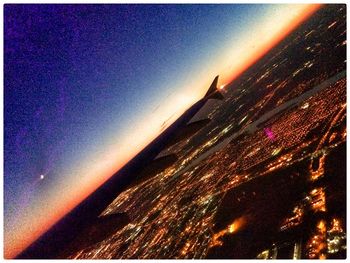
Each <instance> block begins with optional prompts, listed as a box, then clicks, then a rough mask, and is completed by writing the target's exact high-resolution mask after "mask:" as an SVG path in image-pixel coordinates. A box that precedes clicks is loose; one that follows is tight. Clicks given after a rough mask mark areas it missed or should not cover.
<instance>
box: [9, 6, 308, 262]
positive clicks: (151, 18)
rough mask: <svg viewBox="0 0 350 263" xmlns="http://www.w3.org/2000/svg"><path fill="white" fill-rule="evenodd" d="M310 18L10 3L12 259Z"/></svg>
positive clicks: (268, 12)
mask: <svg viewBox="0 0 350 263" xmlns="http://www.w3.org/2000/svg"><path fill="white" fill-rule="evenodd" d="M305 10H306V6H302V7H300V6H286V5H283V6H278V5H5V6H4V23H5V28H4V73H5V74H4V224H5V228H4V231H5V232H4V234H5V254H7V255H9V256H13V255H15V254H16V253H18V252H19V251H20V250H21V249H23V248H24V247H25V246H27V245H28V244H29V243H30V242H32V241H33V238H37V237H38V235H39V234H41V233H42V231H44V230H45V229H47V228H48V227H49V226H50V225H52V223H53V222H54V221H57V219H59V218H60V217H61V216H62V215H64V214H65V213H66V212H68V210H69V209H71V208H73V207H74V205H76V204H77V203H78V202H80V201H81V200H82V198H84V197H86V196H87V195H88V194H89V193H91V191H93V190H94V189H95V188H96V187H98V186H99V185H100V184H101V183H102V182H103V181H105V180H106V179H108V178H109V176H111V175H112V174H113V173H114V172H115V171H116V170H118V169H119V168H120V167H121V166H122V165H123V164H125V162H126V161H128V160H129V159H130V158H132V156H134V155H135V154H136V153H137V152H138V151H139V150H141V149H142V148H143V147H144V146H145V145H146V144H147V143H148V142H150V140H151V139H152V138H154V137H155V136H156V135H158V134H159V131H160V126H161V125H162V124H163V123H164V121H165V120H167V119H169V117H171V116H172V119H171V121H173V120H174V119H175V118H176V117H177V116H179V114H181V113H182V112H183V111H184V110H185V109H186V108H187V107H188V106H190V105H191V104H192V103H194V102H195V101H196V99H199V98H200V96H202V95H203V94H204V93H205V91H206V89H207V88H208V86H209V84H210V82H211V81H212V79H213V78H214V76H216V75H217V74H221V77H220V80H221V82H220V84H225V82H227V81H229V80H231V79H232V74H233V73H234V72H238V73H239V72H240V70H243V69H244V66H246V64H247V63H248V62H249V61H250V62H253V60H254V59H253V57H256V58H258V57H259V55H261V54H262V52H263V51H264V50H265V49H266V48H267V47H271V45H270V44H269V43H270V42H271V39H277V38H276V35H278V34H280V35H281V30H282V29H283V32H286V30H285V29H286V28H287V27H288V26H290V24H291V23H292V22H291V21H294V20H293V19H294V18H295V16H297V15H299V18H300V14H302V13H303V12H305ZM293 12H295V13H293ZM276 19H278V23H276ZM264 27H266V28H264ZM274 27H275V28H274ZM264 30H265V31H264ZM265 38H266V39H265ZM271 43H272V42H271ZM268 44H269V45H268ZM262 47H264V48H265V49H264V48H262ZM260 53H261V54H260ZM254 54H255V55H254ZM253 55H254V56H253ZM247 65H248V64H247ZM238 73H237V74H238ZM171 121H170V122H171ZM67 209H68V210H67ZM24 236H25V237H24ZM6 246H7V248H6Z"/></svg>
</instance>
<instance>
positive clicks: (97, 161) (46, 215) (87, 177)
mask: <svg viewBox="0 0 350 263" xmlns="http://www.w3.org/2000/svg"><path fill="white" fill-rule="evenodd" d="M320 7H321V5H320V4H310V5H303V7H302V8H300V12H299V13H297V15H296V16H294V17H292V18H290V17H289V20H288V21H287V22H288V23H286V26H284V27H283V28H281V29H280V30H278V31H277V32H275V33H274V34H273V35H271V38H270V40H269V41H268V42H266V43H261V45H260V46H258V47H257V48H255V49H254V50H253V52H252V53H249V52H250V50H247V54H248V55H247V56H246V57H244V58H242V60H241V61H239V63H238V64H237V66H236V67H235V68H232V67H229V66H225V67H223V68H222V70H221V71H220V72H217V69H218V68H220V67H219V66H218V65H221V64H224V63H221V62H222V61H224V60H222V61H220V62H217V63H219V64H218V65H212V69H211V70H212V72H210V74H213V76H215V75H217V74H215V72H216V73H220V78H219V82H220V83H219V87H220V85H226V84H228V83H231V82H232V81H234V80H235V79H236V78H237V77H238V76H239V75H241V74H242V73H243V72H244V71H245V70H247V69H248V68H249V67H250V66H252V65H253V64H254V63H255V62H257V61H258V60H259V59H260V58H262V57H263V56H264V55H265V54H266V53H267V52H268V51H269V50H271V49H272V48H273V47H274V46H276V45H277V44H278V43H279V42H280V41H281V40H283V39H284V38H285V37H286V36H287V35H289V34H290V33H291V32H292V31H293V30H295V29H296V28H297V27H298V26H299V25H300V24H301V23H302V22H304V21H306V20H307V19H308V18H309V17H310V16H311V15H312V14H313V13H314V12H315V11H317V10H318V9H319V8H320ZM298 10H299V9H298ZM286 16H288V15H287V14H286ZM259 44H260V43H257V44H256V45H259ZM223 55H225V54H223ZM221 59H226V58H225V56H223V57H222V58H221ZM225 62H226V64H225V65H229V61H225ZM204 75H205V77H204ZM203 77H204V78H203ZM211 81H212V78H211V77H209V76H208V72H205V73H203V74H202V75H200V74H198V76H197V79H195V80H192V81H191V83H190V84H194V86H200V87H203V88H202V89H200V90H197V91H196V92H191V93H189V95H188V96H185V97H184V96H182V97H181V96H180V97H176V98H175V99H174V100H173V101H177V102H179V100H180V101H181V102H180V103H177V109H176V110H175V114H174V108H173V107H174V106H173V103H172V102H171V101H169V102H168V103H167V105H165V106H164V107H163V108H164V109H166V110H162V111H161V112H158V115H154V116H150V117H149V118H147V119H146V120H144V121H143V122H142V123H141V124H140V125H139V126H138V128H137V129H135V130H134V134H132V135H130V136H129V137H128V141H126V142H123V144H122V145H120V144H117V143H115V141H113V140H115V138H113V139H111V144H110V147H109V148H108V149H106V150H105V151H104V154H101V156H99V157H98V158H93V157H92V156H89V158H87V160H84V161H81V164H80V165H79V167H78V168H77V169H76V170H75V171H74V173H76V174H82V175H84V177H83V178H82V179H81V180H82V182H80V183H81V184H80V185H79V189H75V191H76V192H75V195H70V194H65V195H64V196H63V197H62V198H60V199H58V198H57V196H55V195H56V194H57V192H53V193H49V197H48V198H47V203H45V211H43V210H42V209H41V210H40V209H39V208H38V209H36V210H35V211H33V212H32V216H31V218H25V219H24V222H25V223H24V224H21V225H20V227H19V228H16V229H14V230H13V233H11V235H8V237H7V240H6V236H5V237H4V244H6V245H5V246H4V258H5V259H11V258H14V257H16V256H17V255H18V254H19V253H21V252H22V251H23V250H24V249H26V248H27V247H28V246H29V245H30V244H32V243H33V242H34V241H35V240H37V239H38V238H39V237H40V236H41V235H42V234H44V233H45V232H46V231H47V230H48V229H50V228H51V227H52V226H53V225H54V224H55V223H57V222H58V221H59V220H60V219H61V218H62V217H63V216H65V215H66V214H68V213H69V212H70V211H71V210H73V209H74V208H75V207H76V206H77V205H78V204H80V203H81V202H82V201H83V200H84V199H86V198H87V197H88V196H89V195H90V194H91V193H92V192H94V191H95V190H96V189H97V188H98V187H100V186H101V185H102V184H103V183H104V182H106V181H107V180H108V179H109V178H110V177H111V176H112V175H114V174H115V173H116V172H117V171H119V170H120V169H121V168H122V167H123V166H124V165H125V164H126V163H127V162H128V161H130V160H131V159H132V158H133V157H134V156H136V155H137V154H138V153H139V152H140V151H141V150H142V149H143V148H144V147H145V146H147V145H148V144H149V143H150V142H151V141H152V140H153V139H155V138H156V137H157V136H158V135H159V134H160V131H161V128H160V127H161V123H163V120H164V119H169V116H170V115H171V114H173V115H172V116H171V118H170V119H169V120H168V122H167V126H169V125H170V124H171V123H172V122H173V121H174V120H176V119H177V118H178V117H179V116H180V115H181V114H182V113H183V112H184V111H185V110H186V109H187V108H188V107H189V106H190V105H191V104H192V103H193V102H195V100H196V99H198V98H199V97H200V96H202V95H203V94H204V93H205V91H206V90H204V89H205V88H206V89H207V88H208V85H209V84H210V83H211ZM204 82H205V83H204ZM198 83H201V84H203V85H198ZM204 84H205V85H204ZM207 84H208V85H207ZM203 92H204V93H203ZM161 114H162V115H161ZM135 135H136V136H135ZM140 135H142V136H140ZM116 152H118V153H119V154H118V156H117V155H116ZM91 160H93V162H92V161H91ZM67 185H69V182H64V183H62V184H61V185H59V186H58V187H57V188H58V189H59V190H60V191H61V192H65V191H66V189H68V186H67ZM70 191H71V190H70ZM57 199H58V200H57ZM34 220H35V223H33V222H34Z"/></svg>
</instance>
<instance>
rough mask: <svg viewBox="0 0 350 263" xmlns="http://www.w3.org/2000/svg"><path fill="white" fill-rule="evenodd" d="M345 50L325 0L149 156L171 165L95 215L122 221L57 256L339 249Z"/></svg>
mask: <svg viewBox="0 0 350 263" xmlns="http://www.w3.org/2000/svg"><path fill="white" fill-rule="evenodd" d="M345 54H346V7H345V5H330V6H326V7H324V8H322V9H321V10H320V11H318V13H316V15H314V16H313V17H312V18H311V19H310V20H309V21H307V22H306V23H305V24H303V25H301V26H300V27H299V28H298V29H297V30H296V31H295V32H293V33H292V34H291V35H290V36H288V37H287V38H286V39H285V40H283V41H282V42H281V43H280V44H279V45H278V46H276V47H275V48H274V49H272V50H271V51H270V52H269V53H268V54H267V55H266V56H265V57H264V58H263V59H262V60H260V61H258V62H257V63H256V64H255V65H254V66H253V67H251V68H250V69H249V70H248V71H246V72H245V73H244V74H243V75H241V76H240V77H239V78H238V79H237V80H235V81H234V82H233V83H232V84H231V85H227V86H224V87H222V88H221V90H222V91H223V93H224V97H225V99H224V100H223V101H215V102H212V103H211V104H210V106H208V107H207V108H205V109H203V111H201V112H200V113H199V114H198V115H200V116H203V117H205V118H210V119H211V122H209V123H208V124H207V125H206V126H205V127H204V128H202V129H201V130H200V131H199V132H197V133H196V134H194V135H192V136H190V137H189V138H186V139H185V140H182V141H180V142H178V143H176V144H174V145H171V146H169V147H168V148H167V149H165V150H164V151H163V152H162V153H161V154H160V156H163V155H164V156H165V155H166V154H169V153H174V154H176V156H177V160H176V161H175V162H174V163H173V164H172V165H170V166H169V167H167V168H166V169H165V170H163V171H162V172H160V173H158V174H157V175H156V176H153V177H150V178H148V179H147V180H145V181H143V182H140V183H139V184H134V185H132V186H131V187H130V188H128V189H127V190H125V191H124V192H122V193H121V194H120V195H119V196H118V197H117V198H116V199H115V200H114V201H113V202H112V203H111V204H110V205H109V206H108V207H107V208H106V209H105V211H104V212H103V213H102V214H101V215H100V218H103V217H106V216H110V215H113V214H127V216H128V218H129V219H128V222H125V223H124V225H123V226H120V227H118V228H116V229H115V231H112V232H111V233H109V234H108V235H107V236H105V237H104V238H103V239H102V240H99V241H98V242H95V243H94V242H92V243H91V244H89V246H86V247H84V248H81V247H80V248H79V249H72V247H74V244H73V245H72V246H68V248H67V250H66V251H64V253H63V254H62V255H61V256H62V257H68V258H71V259H73V258H74V259H83V258H90V259H91V258H94V259H116V258H123V259H127V258H128V259H155V258H157V259H167V258H175V259H177V258H184V259H186V258H187V259H190V258H197V259H204V258H265V259H276V258H289V259H292V258H293V259H301V258H310V259H316V258H317V259H324V258H345V256H346V216H345V214H346V205H345V204H346V190H345V177H346V169H345V164H346V160H345V159H346V158H345V154H346V74H345V70H346V55H345ZM198 118H199V117H198ZM78 238H80V239H81V237H78ZM77 240H79V239H77ZM76 242H77V241H76ZM73 243H74V242H73Z"/></svg>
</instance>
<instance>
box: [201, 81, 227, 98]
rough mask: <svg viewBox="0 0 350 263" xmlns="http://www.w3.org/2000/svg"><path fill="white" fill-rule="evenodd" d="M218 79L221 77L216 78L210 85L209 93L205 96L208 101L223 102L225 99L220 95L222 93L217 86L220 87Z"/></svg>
mask: <svg viewBox="0 0 350 263" xmlns="http://www.w3.org/2000/svg"><path fill="white" fill-rule="evenodd" d="M218 79H219V75H218V76H216V77H215V79H214V80H213V83H212V84H211V85H210V87H209V89H208V91H207V93H206V94H205V96H204V98H207V99H218V100H222V99H223V98H224V97H223V96H222V94H221V93H220V91H219V90H218V88H217V86H218Z"/></svg>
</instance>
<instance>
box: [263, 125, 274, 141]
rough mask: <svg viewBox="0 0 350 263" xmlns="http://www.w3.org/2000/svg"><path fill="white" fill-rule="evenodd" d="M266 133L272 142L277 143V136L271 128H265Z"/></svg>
mask: <svg viewBox="0 0 350 263" xmlns="http://www.w3.org/2000/svg"><path fill="white" fill-rule="evenodd" d="M264 132H265V134H266V136H267V137H268V138H269V139H270V140H271V141H275V134H274V133H273V131H272V130H271V129H270V128H264Z"/></svg>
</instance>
